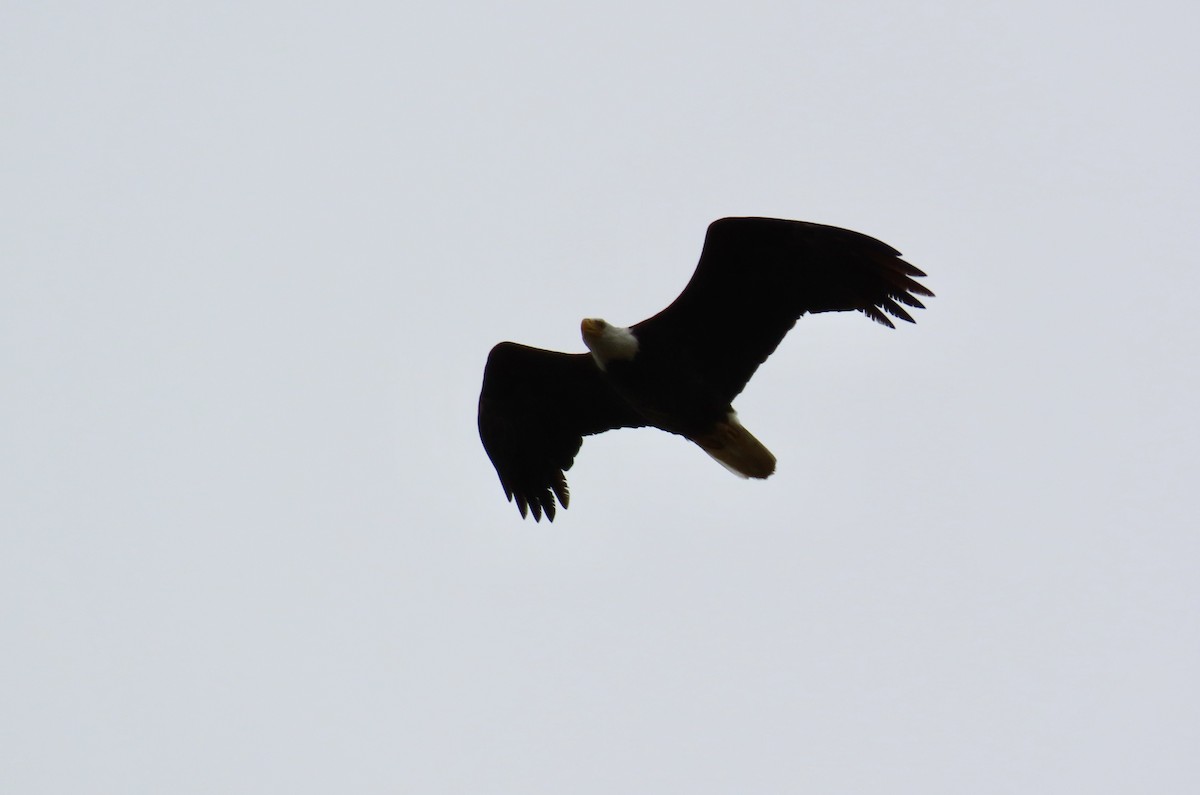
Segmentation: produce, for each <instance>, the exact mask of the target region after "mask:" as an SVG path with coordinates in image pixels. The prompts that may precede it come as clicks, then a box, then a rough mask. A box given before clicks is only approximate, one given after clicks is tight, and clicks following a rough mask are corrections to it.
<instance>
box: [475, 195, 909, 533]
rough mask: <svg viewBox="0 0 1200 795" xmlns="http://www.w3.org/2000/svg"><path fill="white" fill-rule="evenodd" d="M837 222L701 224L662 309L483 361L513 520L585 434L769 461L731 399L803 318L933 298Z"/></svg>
mask: <svg viewBox="0 0 1200 795" xmlns="http://www.w3.org/2000/svg"><path fill="white" fill-rule="evenodd" d="M899 255H900V252H898V251H896V250H895V249H893V248H892V247H890V246H888V245H887V244H885V243H881V242H880V241H878V240H876V239H874V238H871V237H867V236H866V235H862V234H859V233H858V232H851V231H849V230H847V229H839V228H837V227H833V226H823V225H821V224H813V223H807V222H804V221H784V220H779V219H773V218H725V219H722V220H720V221H716V222H714V223H712V224H711V225H710V226H709V228H708V235H707V237H706V238H705V241H704V249H703V251H702V252H701V254H700V262H699V264H698V265H697V266H696V271H695V273H694V274H693V275H692V278H691V280H690V281H689V282H688V284H687V286H686V287H684V289H683V292H682V293H680V294H679V297H677V298H676V299H675V300H674V301H673V302H672V303H671V305H670V306H668V307H667V308H666V309H664V310H662V311H661V312H659V313H658V314H657V315H654V316H653V317H651V318H649V319H647V320H643V321H642V322H641V323H638V324H636V325H634V326H632V327H630V328H628V329H623V328H619V327H615V326H611V325H609V324H607V323H605V322H604V321H602V320H585V321H584V322H583V335H584V342H585V343H586V344H587V346H588V348H589V349H590V350H591V353H580V354H567V353H558V352H555V351H547V350H541V349H538V348H530V347H527V346H524V345H518V344H516V343H514V342H502V343H500V344H499V345H497V346H496V347H494V348H493V349H492V351H491V353H490V354H489V356H488V361H487V366H486V367H485V368H484V373H483V390H482V392H481V394H480V396H479V436H480V438H481V439H482V441H483V446H484V449H485V450H487V454H488V456H489V457H490V458H491V460H492V463H493V464H494V465H495V467H496V472H497V474H499V476H500V483H501V485H502V486H503V487H504V493H505V494H506V495H507V496H508V498H509V500H516V503H517V508H518V509H520V511H521V515H522V516H525V515H526V513H527V512H532V513H533V517H534V519H535V520H540V519H541V516H542V514H543V513H544V514H545V515H546V518H547V519H549V520H551V521H553V520H554V515H555V498H557V501H558V503H559V504H561V505H562V506H563V507H564V508H566V507H567V504H568V499H569V495H568V491H567V482H566V477H565V475H564V474H563V473H564V472H566V470H568V469H570V468H571V464H572V463H573V462H574V460H575V455H576V453H578V452H579V448H580V445H581V444H582V443H583V437H584V436H588V435H590V434H596V433H603V432H604V431H607V430H611V429H613V428H635V427H641V426H653V427H657V428H661V429H663V430H666V431H669V432H671V433H677V434H680V435H682V436H685V437H686V438H688V439H690V440H692V441H693V442H695V443H696V444H698V445H700V447H701V448H703V449H704V450H705V452H707V453H708V454H709V455H711V456H712V457H713V458H715V459H717V460H718V461H719V462H720V463H721V464H723V465H724V466H726V467H727V468H729V469H730V470H732V471H734V472H735V473H736V474H739V475H742V476H743V477H756V478H764V477H767V476H768V475H770V474H771V472H772V471H774V466H775V458H774V456H772V455H771V453H770V452H769V451H768V450H767V449H766V448H765V447H763V446H762V445H761V443H759V442H758V440H757V439H755V438H754V437H753V436H752V435H750V433H749V432H747V431H746V430H745V429H744V428H742V426H741V424H740V423H739V422H738V421H737V418H736V415H735V414H734V413H733V410H732V407H731V405H730V403H731V402H732V400H733V399H734V398H735V397H736V396H737V395H738V394H739V393H740V392H741V391H742V389H743V388H744V387H745V386H746V383H747V382H748V381H749V380H750V377H751V376H752V375H753V374H754V371H755V370H756V369H758V366H759V365H760V364H762V362H764V361H765V360H766V358H767V357H768V356H770V355H771V353H772V352H773V351H774V350H775V348H776V347H777V346H778V345H779V343H780V341H781V340H782V339H783V337H784V335H786V334H787V332H788V331H789V330H790V329H791V328H792V326H793V325H795V323H796V320H797V319H798V318H799V317H800V316H801V315H804V314H808V313H816V312H840V311H848V310H858V311H860V312H862V313H863V314H865V315H866V316H867V317H869V318H871V319H872V320H875V321H876V322H878V323H882V324H883V325H885V326H888V327H890V328H894V325H893V323H892V321H891V319H890V318H889V317H888V315H891V316H892V317H895V318H899V319H901V320H906V321H908V322H910V323H911V322H913V319H912V316H911V315H909V313H908V312H907V311H906V309H905V307H911V308H923V305H922V304H921V302H920V301H919V300H918V299H917V298H916V296H918V295H920V296H932V295H933V293H932V292H930V291H929V290H928V289H927V288H926V287H924V286H923V285H921V284H920V283H918V282H916V281H915V279H916V278H920V277H923V276H924V275H925V274H924V273H922V272H921V271H920V270H918V269H917V268H915V267H913V266H912V265H909V264H908V263H907V262H905V261H904V260H902V259H900V256H899Z"/></svg>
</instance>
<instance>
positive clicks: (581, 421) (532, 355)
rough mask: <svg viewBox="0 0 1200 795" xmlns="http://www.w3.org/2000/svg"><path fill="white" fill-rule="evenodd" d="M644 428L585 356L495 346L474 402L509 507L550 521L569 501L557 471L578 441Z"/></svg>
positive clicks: (563, 467)
mask: <svg viewBox="0 0 1200 795" xmlns="http://www.w3.org/2000/svg"><path fill="white" fill-rule="evenodd" d="M645 424H646V423H645V421H643V420H642V419H641V417H640V416H639V415H638V414H637V413H636V412H634V411H633V409H631V408H629V406H628V404H626V403H625V401H623V400H622V399H621V398H620V397H618V396H617V394H616V393H615V392H614V391H613V389H612V387H611V386H609V384H608V381H607V380H605V378H604V376H603V374H602V373H601V372H600V369H599V368H598V367H596V364H595V362H594V361H593V360H592V356H591V354H588V353H577V354H570V353H558V352H556V351H545V350H541V349H540V348H529V347H526V346H524V345H518V344H516V343H515V342H502V343H500V344H499V345H497V346H496V347H494V348H492V352H491V353H490V354H488V361H487V366H486V367H485V368H484V371H483V390H482V392H480V395H479V438H480V439H481V440H482V441H483V447H484V449H485V450H487V454H488V458H490V459H492V464H493V465H494V466H495V467H496V474H498V475H499V476H500V484H501V485H502V486H503V487H504V493H505V495H506V496H507V497H508V499H509V501H510V502H511V501H512V500H514V499H515V500H516V501H517V508H518V509H520V511H521V516H522V517H524V516H525V514H526V511H532V512H533V518H534V519H535V520H536V521H541V518H542V513H545V514H546V518H547V519H549V520H550V521H554V513H555V505H554V498H555V497H558V502H559V503H561V504H562V507H564V508H566V507H567V503H568V502H569V500H570V494H569V492H568V491H567V479H566V477H565V476H564V475H563V472H565V471H566V470H568V469H570V468H571V464H573V463H574V462H575V454H576V453H578V452H579V447H580V445H582V444H583V437H584V436H588V435H591V434H596V433H603V432H604V431H607V430H611V429H613V428H635V427H639V426H643V425H645Z"/></svg>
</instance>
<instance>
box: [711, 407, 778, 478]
mask: <svg viewBox="0 0 1200 795" xmlns="http://www.w3.org/2000/svg"><path fill="white" fill-rule="evenodd" d="M692 441H693V442H695V443H696V444H698V445H700V449H702V450H703V451H704V452H706V453H708V454H709V455H710V456H712V457H713V458H714V459H715V460H716V461H717V463H719V464H720V465H721V466H723V467H725V468H726V469H728V470H729V471H730V472H732V473H733V474H735V475H737V476H738V477H743V478H766V477H770V475H771V473H772V472H774V471H775V456H773V455H772V454H771V451H770V450H768V449H767V448H766V447H764V446H763V443H762V442H760V441H759V440H758V439H755V438H754V435H753V434H752V433H750V431H748V430H746V429H745V428H743V427H742V424H741V423H740V422H738V418H737V413H736V412H732V411H731V412H729V416H728V417H726V419H725V421H724V422H718V423H717V424H716V425H714V426H713V427H712V430H710V431H709V432H708V433H706V434H703V435H701V436H697V437H696V438H695V439H693V440H692Z"/></svg>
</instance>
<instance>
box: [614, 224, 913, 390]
mask: <svg viewBox="0 0 1200 795" xmlns="http://www.w3.org/2000/svg"><path fill="white" fill-rule="evenodd" d="M924 275H925V274H924V273H922V272H921V271H920V270H918V269H917V268H914V267H913V266H912V265H909V264H908V263H907V262H905V261H904V260H902V259H900V252H898V251H896V250H895V249H894V248H892V247H891V246H889V245H887V244H886V243H881V242H880V241H878V240H876V239H875V238H873V237H867V236H866V235H862V234H859V233H858V232H851V231H850V230H848V229H839V228H837V227H835V226H823V225H821V224H812V223H807V222H804V221H784V220H779V219H775V218H723V219H721V220H720V221H714V222H713V223H712V224H711V225H710V226H709V227H708V235H707V237H706V238H705V240H704V250H703V251H702V252H701V253H700V263H699V264H698V265H697V266H696V272H695V273H694V274H692V278H691V280H690V281H689V282H688V284H687V286H686V287H684V289H683V292H682V293H680V295H679V297H678V298H676V299H675V300H674V302H672V303H671V305H670V306H668V307H667V308H666V309H664V310H663V311H662V312H659V313H658V314H657V315H655V316H654V317H652V318H649V319H648V320H644V321H642V322H641V323H638V324H637V325H636V326H634V327H633V330H634V333H635V334H637V336H638V339H639V340H642V342H643V344H644V345H645V346H646V348H647V349H649V347H650V346H651V345H655V346H663V348H664V349H669V350H671V351H672V354H673V355H676V356H679V357H683V358H686V359H687V360H688V361H689V362H690V363H691V364H692V366H694V367H697V368H699V369H700V370H701V372H703V373H704V375H705V376H706V379H707V380H708V382H709V383H710V384H711V385H713V386H714V387H716V388H717V389H719V390H722V391H723V393H724V394H725V396H726V397H727V399H728V400H733V398H734V397H736V396H737V394H738V393H739V392H741V391H742V389H743V388H744V387H745V386H746V382H747V381H749V380H750V376H752V375H753V374H754V371H755V370H756V369H758V366H759V365H760V364H762V363H763V362H764V361H766V359H767V357H768V356H770V355H771V353H772V352H773V351H774V350H775V348H776V347H777V346H778V345H779V343H780V341H781V340H782V339H783V337H784V335H785V334H787V332H788V331H789V330H790V329H791V328H792V326H793V325H795V323H796V320H797V319H798V318H799V317H800V316H801V315H804V314H806V313H809V312H841V311H847V310H851V309H857V310H858V311H860V312H862V313H863V314H865V315H866V316H867V317H869V318H871V319H872V320H874V321H876V322H878V323H882V324H883V325H885V326H888V327H890V328H894V327H895V326H894V325H893V324H892V321H891V320H890V319H889V318H888V316H887V315H889V314H890V315H892V316H893V317H898V318H900V319H901V320H907V321H908V322H910V323H911V322H913V319H912V316H911V315H909V314H908V312H907V311H905V309H904V306H901V304H903V305H905V306H910V307H916V308H921V309H923V308H924V306H923V305H922V304H921V302H920V301H919V300H918V299H917V298H916V296H918V295H923V296H932V295H933V293H932V292H930V291H929V290H928V289H927V288H926V287H924V286H923V285H921V284H919V283H918V282H916V281H914V278H917V277H922V276H924ZM885 312H886V313H887V314H884V313H885Z"/></svg>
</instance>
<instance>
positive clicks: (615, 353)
mask: <svg viewBox="0 0 1200 795" xmlns="http://www.w3.org/2000/svg"><path fill="white" fill-rule="evenodd" d="M579 328H580V330H581V331H582V332H583V344H584V345H586V346H587V347H588V350H589V351H591V352H592V358H593V359H595V360H596V364H598V365H599V366H600V369H601V370H603V369H605V367H606V365H607V364H608V363H609V362H611V361H614V360H617V359H621V360H625V361H628V360H629V359H632V358H633V357H634V356H636V355H637V352H638V341H637V337H635V336H634V335H633V332H632V331H630V330H629V329H627V328H622V327H621V326H614V325H613V324H611V323H609V322H607V321H605V320H601V319H600V318H593V317H589V318H584V320H583V322H582V323H580V324H579Z"/></svg>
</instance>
